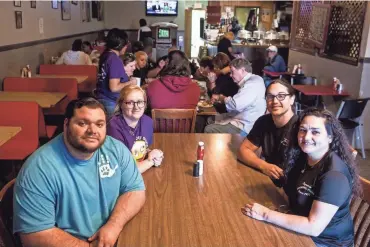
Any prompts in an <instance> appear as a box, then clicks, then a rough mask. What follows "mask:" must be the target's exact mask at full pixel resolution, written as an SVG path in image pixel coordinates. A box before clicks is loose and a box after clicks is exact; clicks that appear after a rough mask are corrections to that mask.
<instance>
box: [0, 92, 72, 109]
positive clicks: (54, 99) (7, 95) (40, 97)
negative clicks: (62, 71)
mask: <svg viewBox="0 0 370 247" xmlns="http://www.w3.org/2000/svg"><path fill="white" fill-rule="evenodd" d="M66 95H67V94H66V93H54V92H8V91H5V92H4V91H3V92H0V101H26V102H30V101H34V102H37V103H38V104H39V105H40V106H41V107H42V108H50V107H52V106H54V105H56V104H57V103H58V102H59V101H61V100H62V99H63V98H64V97H66Z"/></svg>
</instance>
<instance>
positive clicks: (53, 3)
mask: <svg viewBox="0 0 370 247" xmlns="http://www.w3.org/2000/svg"><path fill="white" fill-rule="evenodd" d="M51 8H52V9H57V8H58V0H52V1H51Z"/></svg>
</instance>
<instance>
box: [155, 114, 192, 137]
mask: <svg viewBox="0 0 370 247" xmlns="http://www.w3.org/2000/svg"><path fill="white" fill-rule="evenodd" d="M196 116H197V111H196V110H195V109H152V117H153V127H154V132H155V133H194V129H195V119H196Z"/></svg>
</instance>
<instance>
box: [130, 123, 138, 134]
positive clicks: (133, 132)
mask: <svg viewBox="0 0 370 247" xmlns="http://www.w3.org/2000/svg"><path fill="white" fill-rule="evenodd" d="M137 126H138V125H136V126H135V128H131V127H130V126H128V132H129V133H130V135H132V136H135V131H136V129H137Z"/></svg>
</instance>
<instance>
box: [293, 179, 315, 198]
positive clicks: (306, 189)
mask: <svg viewBox="0 0 370 247" xmlns="http://www.w3.org/2000/svg"><path fill="white" fill-rule="evenodd" d="M297 191H298V193H299V194H301V195H304V196H314V195H315V193H314V192H313V190H312V186H310V185H308V184H306V183H305V182H303V184H302V185H301V186H299V187H298V188H297Z"/></svg>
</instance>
